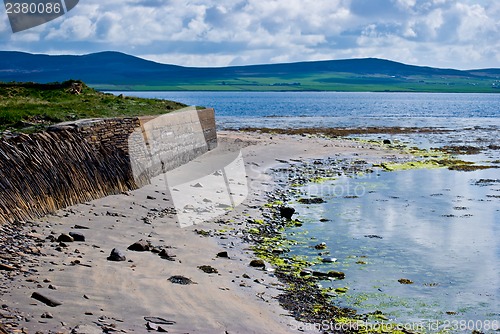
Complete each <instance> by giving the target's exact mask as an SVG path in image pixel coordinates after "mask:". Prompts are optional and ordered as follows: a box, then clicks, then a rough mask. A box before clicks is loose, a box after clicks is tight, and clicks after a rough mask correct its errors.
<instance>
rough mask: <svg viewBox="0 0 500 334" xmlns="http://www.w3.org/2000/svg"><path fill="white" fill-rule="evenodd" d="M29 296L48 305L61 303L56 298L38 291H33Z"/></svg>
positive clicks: (54, 305) (53, 305)
mask: <svg viewBox="0 0 500 334" xmlns="http://www.w3.org/2000/svg"><path fill="white" fill-rule="evenodd" d="M31 298H33V299H36V300H38V301H39V302H42V303H44V304H46V305H48V306H50V307H56V306H59V305H62V303H60V302H58V301H57V300H55V299H52V298H50V297H47V296H44V295H42V294H41V293H39V292H33V294H31Z"/></svg>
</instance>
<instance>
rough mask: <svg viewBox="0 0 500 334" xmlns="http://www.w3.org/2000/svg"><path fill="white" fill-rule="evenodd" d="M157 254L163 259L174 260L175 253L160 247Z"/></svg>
mask: <svg viewBox="0 0 500 334" xmlns="http://www.w3.org/2000/svg"><path fill="white" fill-rule="evenodd" d="M158 255H159V256H160V257H161V258H162V259H165V260H169V261H175V255H174V254H171V253H169V252H168V251H167V250H166V249H162V250H161V251H160V253H158Z"/></svg>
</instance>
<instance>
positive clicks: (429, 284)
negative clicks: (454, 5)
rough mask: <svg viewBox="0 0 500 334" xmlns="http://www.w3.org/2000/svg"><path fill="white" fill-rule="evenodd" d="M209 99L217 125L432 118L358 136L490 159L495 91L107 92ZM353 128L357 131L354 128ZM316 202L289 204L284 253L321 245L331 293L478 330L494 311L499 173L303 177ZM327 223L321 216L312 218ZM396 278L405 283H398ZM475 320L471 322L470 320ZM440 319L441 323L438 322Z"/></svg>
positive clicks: (499, 277)
mask: <svg viewBox="0 0 500 334" xmlns="http://www.w3.org/2000/svg"><path fill="white" fill-rule="evenodd" d="M116 93H117V94H119V93H124V94H128V95H135V96H141V97H150V98H165V99H172V100H176V101H179V102H183V103H186V104H188V105H197V106H206V107H213V108H215V110H216V118H217V125H218V128H219V129H238V128H242V127H270V128H303V127H352V128H355V127H368V126H374V127H391V126H393V127H432V128H439V129H445V130H453V131H451V132H443V133H413V134H402V135H388V134H385V135H369V136H364V137H365V138H373V137H375V138H379V137H380V138H384V139H390V140H393V141H394V140H397V141H403V142H405V143H407V144H408V145H411V146H414V145H416V146H419V147H421V148H431V147H442V146H447V145H448V146H459V145H465V146H474V147H479V148H481V149H482V152H481V153H480V154H477V155H472V156H461V157H459V158H462V159H465V160H471V161H475V162H477V163H479V164H488V165H492V166H496V167H499V161H500V153H499V152H500V151H499V146H500V142H499V138H500V136H499V135H500V131H499V130H500V94H440V93H439V94H438V93H433V94H427V93H333V92H324V93H319V92H286V93H285V92H266V93H255V92H116ZM357 137H359V136H357ZM303 191H304V195H305V196H313V195H316V196H321V197H322V198H324V199H325V200H326V203H323V204H315V205H302V204H299V203H292V204H293V205H294V207H295V208H296V209H297V211H298V215H297V217H298V218H299V219H300V220H302V221H303V222H304V224H303V226H301V227H296V228H292V229H289V230H288V231H287V232H286V233H287V234H288V236H289V238H291V239H294V240H298V241H299V244H298V245H297V246H295V247H292V249H291V250H290V253H291V255H301V256H305V257H308V258H310V259H311V260H315V259H316V260H317V259H318V258H319V257H321V255H319V254H318V251H317V250H316V249H314V245H315V244H317V243H319V242H325V243H326V244H327V251H328V252H329V254H328V256H331V257H335V258H337V262H335V263H329V264H318V265H316V266H315V268H314V269H317V270H321V271H329V270H337V271H343V272H345V274H346V278H345V279H344V280H336V281H331V282H328V281H326V282H322V284H323V286H324V287H332V288H337V287H347V288H349V289H348V290H347V293H345V294H342V295H339V296H338V297H337V298H336V299H335V302H336V303H338V304H339V305H343V306H348V307H352V308H355V309H357V310H358V311H359V312H360V313H370V312H375V311H381V312H383V313H384V314H385V315H386V316H387V317H388V318H389V319H391V320H392V321H396V322H398V323H402V324H407V323H425V322H429V323H431V322H432V321H439V322H440V325H441V326H446V325H448V327H447V328H450V329H454V328H456V326H458V325H460V324H464V323H466V324H467V325H468V326H469V327H468V328H467V329H469V330H473V329H477V330H480V331H481V330H482V331H485V332H489V330H488V328H486V327H487V326H489V327H490V328H491V327H492V326H493V327H494V325H495V324H496V326H497V328H498V326H499V323H498V321H499V320H500V305H499V301H500V233H499V232H500V172H499V169H498V168H492V169H485V170H477V171H473V172H463V171H451V170H448V169H424V170H409V171H398V172H383V171H379V170H377V171H376V172H375V173H372V174H366V175H363V176H355V177H351V176H349V177H348V176H344V177H340V178H339V179H337V180H333V181H328V182H325V183H323V184H310V185H306V186H304V189H303ZM321 219H323V220H327V221H323V222H321V221H320V220H321ZM401 279H408V280H411V281H412V282H413V284H401V283H400V282H399V280H401ZM480 327H481V328H480ZM441 328H443V327H441Z"/></svg>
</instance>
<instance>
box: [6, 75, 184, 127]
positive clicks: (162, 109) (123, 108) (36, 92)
mask: <svg viewBox="0 0 500 334" xmlns="http://www.w3.org/2000/svg"><path fill="white" fill-rule="evenodd" d="M74 83H80V82H79V81H73V80H70V81H65V82H63V83H54V84H34V83H9V84H5V83H0V130H6V129H10V130H16V131H17V130H24V131H25V132H30V131H37V130H40V129H43V128H44V127H46V126H48V125H51V124H54V123H59V122H63V121H70V120H76V119H83V118H108V117H123V116H143V115H159V114H164V113H167V112H170V111H173V110H177V109H181V108H183V107H186V105H184V104H182V103H177V102H173V101H167V100H159V99H144V98H136V97H124V96H120V97H119V96H115V95H112V94H106V93H102V92H99V91H96V90H95V89H93V88H90V87H88V86H86V85H85V84H83V83H82V87H83V88H82V91H81V93H80V94H74V93H72V92H71V85H72V84H74Z"/></svg>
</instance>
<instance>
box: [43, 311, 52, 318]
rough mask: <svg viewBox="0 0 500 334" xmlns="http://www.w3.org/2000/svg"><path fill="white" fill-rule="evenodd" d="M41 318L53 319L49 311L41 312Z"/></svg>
mask: <svg viewBox="0 0 500 334" xmlns="http://www.w3.org/2000/svg"><path fill="white" fill-rule="evenodd" d="M42 318H43V319H53V318H54V316H53V315H52V313H50V312H45V313H44V314H42Z"/></svg>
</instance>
